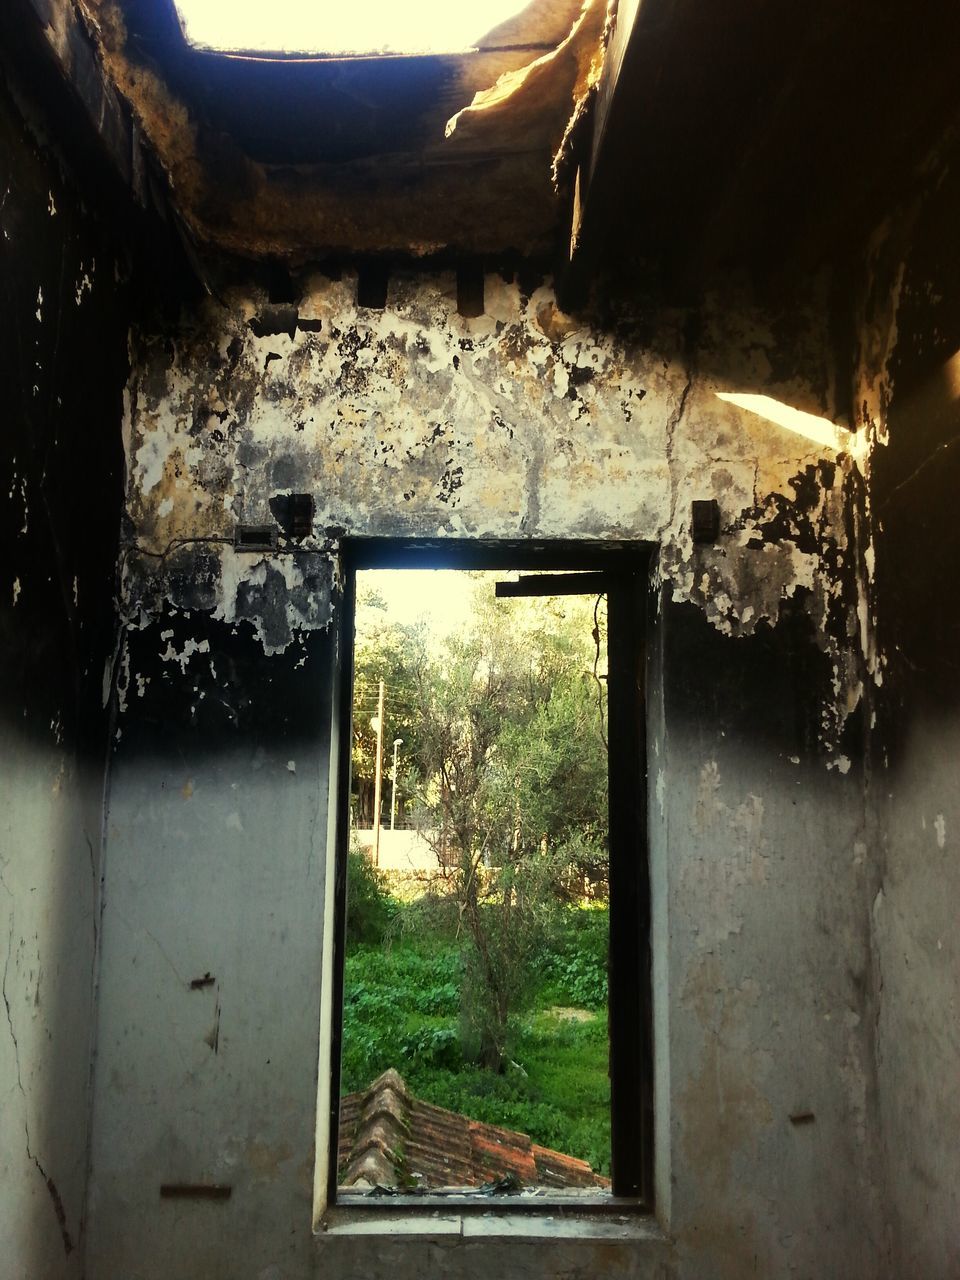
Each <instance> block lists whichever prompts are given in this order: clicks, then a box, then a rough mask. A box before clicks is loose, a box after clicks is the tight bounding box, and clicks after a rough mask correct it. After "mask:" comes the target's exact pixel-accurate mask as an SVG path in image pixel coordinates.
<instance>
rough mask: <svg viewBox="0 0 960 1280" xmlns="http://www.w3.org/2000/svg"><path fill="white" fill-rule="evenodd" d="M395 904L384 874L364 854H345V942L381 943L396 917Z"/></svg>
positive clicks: (351, 851) (396, 909) (353, 850)
mask: <svg viewBox="0 0 960 1280" xmlns="http://www.w3.org/2000/svg"><path fill="white" fill-rule="evenodd" d="M398 911H399V903H398V902H397V901H396V899H395V898H393V897H392V896H391V894H390V892H389V890H388V889H387V882H386V877H385V876H384V874H383V872H382V871H380V870H378V868H377V867H375V866H374V865H373V863H372V862H371V861H370V859H369V858H368V857H367V856H366V854H364V853H361V852H360V850H359V849H351V850H350V852H349V853H348V854H347V943H348V944H351V943H358V942H382V941H383V939H384V938H385V937H386V935H387V933H388V931H389V930H390V927H391V925H392V924H393V922H394V920H395V919H396V917H397V913H398Z"/></svg>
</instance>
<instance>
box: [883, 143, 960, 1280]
mask: <svg viewBox="0 0 960 1280" xmlns="http://www.w3.org/2000/svg"><path fill="white" fill-rule="evenodd" d="M957 161H958V148H957V145H956V141H955V139H953V140H950V141H949V142H948V143H947V144H945V145H944V146H943V147H942V149H941V151H940V153H939V154H938V155H936V156H935V157H934V158H933V160H932V161H931V163H929V164H928V165H927V166H926V172H925V176H924V180H923V183H922V186H921V189H920V190H919V191H918V192H917V193H916V194H915V195H914V197H913V199H912V200H911V201H910V202H908V203H907V204H905V205H904V206H903V207H901V208H900V209H898V210H897V211H895V212H894V213H893V214H891V216H890V217H889V218H888V219H887V220H886V221H885V222H884V224H883V225H882V226H881V227H880V228H879V230H878V232H877V235H876V237H875V239H874V242H873V243H872V244H871V246H870V251H869V257H868V274H867V284H866V288H865V291H864V300H863V314H862V317H861V323H860V361H859V370H858V387H857V390H858V395H857V400H858V403H859V404H860V406H861V410H860V412H861V415H862V418H863V420H864V426H865V427H866V428H867V429H869V430H870V431H872V432H874V433H875V434H876V437H877V439H878V445H877V447H876V449H875V450H874V453H873V457H872V462H871V470H870V502H871V506H872V514H873V519H874V524H875V529H876V547H875V559H876V569H875V577H874V581H873V584H872V587H871V593H870V608H871V611H872V613H873V615H874V616H875V617H876V619H877V641H878V654H877V663H876V665H877V670H878V673H879V675H878V680H877V683H876V688H875V693H874V695H873V698H872V708H873V710H872V715H871V721H872V722H873V723H874V725H875V727H874V731H873V735H872V752H871V758H872V770H873V772H872V795H873V806H874V821H875V823H876V826H875V830H874V841H873V842H874V846H875V853H874V858H873V873H872V876H871V882H870V902H871V908H872V924H873V932H874V949H875V970H876V972H875V983H876V986H877V989H878V991H879V994H880V1003H879V1008H878V1012H877V1025H876V1054H877V1070H878V1080H879V1089H880V1106H881V1117H882V1124H883V1139H884V1149H883V1156H884V1162H883V1165H884V1172H885V1176H886V1194H887V1199H888V1203H889V1206H890V1218H889V1247H890V1249H891V1274H897V1275H904V1276H906V1275H923V1276H931V1277H941V1276H942V1277H946V1276H954V1275H956V1274H957V1273H958V1271H960V1229H958V1226H957V1223H958V1222H960V1191H958V1188H960V1159H958V1153H957V1144H956V1141H955V1136H956V1133H957V1131H958V1128H960V1100H958V1097H957V1090H956V1079H957V1070H958V1060H960V1032H958V1026H960V1022H958V1004H960V939H958V935H957V928H956V923H957V911H956V905H957V902H958V901H960V859H958V848H960V846H958V833H960V787H958V779H960V772H958V764H957V762H958V759H960V697H958V688H960V686H958V681H957V654H958V647H957V641H958V636H960V594H958V591H957V563H958V559H960V537H958V531H957V525H956V520H955V514H954V512H955V505H956V495H957V489H958V485H960V449H958V441H960V262H958V258H957V253H956V234H955V231H956V225H957V218H958V216H960V176H958V175H960V169H958V163H957Z"/></svg>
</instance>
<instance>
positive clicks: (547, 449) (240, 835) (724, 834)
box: [88, 275, 882, 1280]
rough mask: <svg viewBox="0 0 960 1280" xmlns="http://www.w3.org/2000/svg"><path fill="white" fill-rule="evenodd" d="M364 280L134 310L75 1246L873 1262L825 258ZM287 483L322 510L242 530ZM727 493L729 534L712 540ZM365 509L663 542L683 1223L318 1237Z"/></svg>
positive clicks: (659, 595)
mask: <svg viewBox="0 0 960 1280" xmlns="http://www.w3.org/2000/svg"><path fill="white" fill-rule="evenodd" d="M353 298H354V282H353V280H352V279H351V278H350V277H345V278H344V279H342V280H339V281H331V280H327V279H324V278H322V277H317V278H316V279H314V280H312V281H311V282H309V283H308V284H307V285H306V286H305V288H304V292H303V296H302V298H301V299H300V301H299V304H297V305H287V304H283V305H277V304H271V303H269V302H268V300H267V298H266V297H265V296H264V295H263V294H258V293H256V292H248V293H246V294H237V295H234V296H232V297H228V298H227V299H226V300H225V301H223V302H218V303H211V304H209V305H207V306H206V307H205V308H204V309H201V310H196V311H193V312H191V313H190V314H188V315H186V316H185V317H184V319H183V321H182V323H181V324H180V325H179V326H178V327H177V328H175V329H172V330H168V331H163V332H161V331H157V330H154V331H143V332H141V333H140V334H139V335H138V336H137V337H136V339H135V343H134V347H135V357H134V360H135V367H134V371H133V374H132V377H131V380H130V384H129V395H128V419H127V431H126V437H127V456H128V465H129V485H128V492H127V513H128V525H127V528H128V529H129V531H130V535H131V536H130V539H129V542H128V545H127V546H125V548H124V551H123V566H124V591H125V600H124V608H125V616H126V619H127V622H126V632H125V641H124V649H123V658H122V662H121V675H120V679H119V688H118V696H119V704H120V715H119V721H118V734H117V740H116V742H115V746H114V757H113V781H112V788H111V804H110V811H109V837H108V853H107V870H106V889H105V896H106V908H105V916H104V926H103V944H102V982H101V1001H100V1010H99V1038H98V1055H97V1065H96V1086H95V1089H96V1108H95V1117H96V1122H95V1131H94V1139H93V1165H92V1169H93V1172H92V1192H91V1200H90V1223H91V1226H90V1254H89V1260H88V1275H89V1277H90V1280H108V1278H109V1277H113V1276H118V1275H123V1276H124V1277H129V1278H130V1280H147V1277H160V1276H163V1277H165V1278H167V1277H171V1276H176V1277H188V1276H194V1275H196V1276H201V1275H202V1276H205V1277H206V1276H212V1275H223V1276H230V1277H247V1276H250V1277H257V1278H258V1280H267V1278H268V1277H269V1278H270V1280H279V1278H280V1277H284V1278H289V1280H293V1278H294V1277H304V1276H311V1275H314V1274H322V1273H332V1274H344V1275H364V1276H376V1275H387V1274H390V1273H394V1272H396V1270H397V1269H398V1267H400V1268H402V1269H404V1270H406V1269H407V1268H409V1269H410V1270H411V1271H424V1270H431V1269H442V1270H443V1271H444V1273H445V1274H451V1275H458V1276H459V1275H463V1276H467V1275H470V1276H473V1275H480V1274H490V1273H491V1271H492V1272H493V1273H496V1272H497V1271H502V1272H503V1273H504V1274H511V1275H513V1274H516V1275H521V1274H523V1275H526V1274H530V1275H547V1274H556V1273H557V1272H559V1271H564V1272H570V1273H571V1274H581V1273H582V1274H599V1273H603V1274H608V1273H613V1272H617V1273H619V1272H623V1273H629V1274H636V1275H641V1274H643V1275H671V1276H690V1277H693V1276H697V1277H714V1276H716V1277H738V1278H739V1277H742V1276H743V1275H745V1274H758V1275H781V1274H786V1273H787V1272H788V1271H791V1270H796V1271H797V1272H798V1273H799V1274H808V1275H818V1276H825V1275H837V1276H841V1275H842V1276H845V1277H851V1276H873V1275H877V1274H881V1273H882V1264H881V1261H880V1259H881V1256H882V1241H881V1231H880V1212H879V1207H878V1198H877V1185H876V1170H877V1168H878V1158H877V1150H878V1136H877V1115H876V1088H875V1073H874V1054H873V1024H874V1016H875V1000H874V993H873V987H872V971H871V966H870V951H869V937H870V914H869V893H868V892H867V890H866V889H865V886H864V877H865V874H866V872H865V857H866V852H865V845H864V843H863V825H864V809H863V806H864V800H863V794H864V793H863V750H862V746H863V720H862V696H863V691H864V677H865V676H866V675H867V674H868V672H869V665H870V662H871V660H872V659H871V653H872V648H871V644H872V641H871V634H870V627H869V618H868V617H867V616H866V614H865V603H864V601H865V586H866V582H867V575H866V572H865V571H864V569H863V565H862V563H861V559H860V548H859V547H858V545H857V542H856V540H855V537H854V534H855V529H856V523H857V520H858V519H860V518H862V512H863V504H862V500H861V476H860V471H859V468H858V464H857V461H856V456H855V455H856V448H855V446H856V443H857V442H856V438H855V437H854V436H853V434H852V433H851V432H849V431H847V430H846V429H845V427H844V424H843V423H842V422H838V424H837V425H834V423H833V422H832V420H833V419H834V417H835V415H836V413H837V409H836V395H835V391H834V385H835V381H836V379H835V370H834V368H833V363H832V361H831V359H830V356H829V354H828V353H829V342H828V337H827V325H826V323H825V319H824V316H825V306H824V299H823V296H822V294H821V293H820V291H819V290H818V288H817V287H816V286H815V285H814V286H812V287H811V289H810V291H809V295H808V296H807V297H806V298H805V300H804V301H803V302H802V304H799V305H798V304H797V303H796V300H792V301H791V303H790V305H789V306H785V307H784V309H783V310H782V311H769V310H768V311H764V310H763V309H761V308H759V307H758V306H756V305H755V304H754V303H752V302H751V300H750V299H749V298H745V297H743V296H741V295H739V294H737V293H736V292H733V291H732V292H729V293H727V294H726V295H725V296H723V297H720V296H719V295H718V296H713V297H710V298H708V299H707V300H706V301H705V303H704V305H703V307H702V308H700V309H699V310H698V311H697V312H696V313H685V312H668V311H663V310H653V309H651V310H645V309H644V307H643V305H642V303H641V302H639V301H636V302H635V304H634V307H633V310H632V311H631V312H629V313H621V312H619V311H616V310H613V311H611V312H610V313H609V314H605V315H599V314H597V315H594V316H593V317H592V318H590V319H589V320H588V319H585V318H582V317H580V318H574V317H571V316H566V315H564V314H563V313H561V312H560V311H559V310H558V309H557V306H556V302H555V298H554V296H553V293H552V291H551V289H550V287H549V285H548V284H546V283H539V284H538V283H536V282H524V284H523V286H522V287H521V284H520V283H519V282H518V281H517V280H511V279H504V278H503V277H500V276H496V275H489V276H488V277H487V299H486V314H485V315H484V316H483V317H481V318H480V319H478V320H464V319H462V318H460V317H459V316H458V315H457V314H456V310H455V290H454V282H453V278H452V276H447V275H434V276H431V275H423V276H420V277H416V276H409V277H401V278H398V279H395V280H394V281H393V282H392V284H391V293H390V296H389V299H388V304H387V307H386V309H385V310H383V311H382V312H380V311H365V310H362V309H358V308H357V307H356V305H355V303H354V300H353ZM719 393H722V394H723V395H727V396H735V397H744V396H758V395H762V396H765V397H767V399H765V400H760V401H758V400H743V399H739V400H738V401H731V400H729V399H723V398H721V394H719ZM743 405H749V406H750V407H749V408H744V407H742V406H743ZM784 408H787V409H791V410H798V411H800V416H797V415H796V414H794V415H792V416H791V415H789V414H787V415H785V414H784V412H783V410H784ZM784 422H786V423H787V425H786V426H785V425H783V423H784ZM778 423H779V425H778ZM290 493H308V494H310V495H312V496H313V498H314V500H315V503H316V516H315V521H314V526H313V529H312V531H311V533H310V534H309V535H308V536H307V537H305V538H303V539H301V540H299V541H295V540H294V539H292V538H290V537H288V536H286V535H285V534H284V533H283V531H282V530H281V532H280V536H279V543H278V548H277V550H276V551H274V552H269V553H260V552H253V553H250V552H240V551H237V550H235V549H234V547H233V537H234V529H235V526H236V525H237V524H238V523H250V524H263V523H268V522H271V523H272V522H273V521H274V519H275V516H276V515H277V514H278V513H279V514H280V515H282V510H283V504H282V499H283V498H284V496H285V495H288V494H290ZM711 497H716V498H717V499H718V500H719V503H720V508H721V517H722V532H721V536H720V539H719V541H718V543H717V545H715V546H695V545H694V544H693V542H692V539H691V534H690V503H691V501H692V500H693V499H702V498H711ZM278 500H279V501H278ZM344 534H350V535H353V536H364V535H379V536H410V535H412V534H417V535H420V536H430V537H443V538H470V537H473V538H476V537H483V538H530V539H544V538H574V539H577V538H585V539H601V540H602V539H608V538H617V539H624V538H626V539H640V540H644V541H647V542H651V543H654V544H656V545H657V546H658V548H659V568H658V578H657V580H656V582H655V583H654V584H653V592H654V597H655V599H656V600H657V602H658V605H657V619H656V628H655V637H654V641H653V644H652V651H651V652H652V657H651V692H652V699H651V711H650V717H651V725H650V730H651V744H652V745H651V752H652V754H651V758H650V792H651V813H652V815H653V829H652V834H651V858H652V867H653V878H654V890H655V899H656V901H655V937H654V945H655V988H656V1011H655V1017H656V1025H657V1049H656V1054H657V1063H656V1070H657V1102H656V1105H657V1114H658V1132H657V1144H658V1146H657V1167H658V1181H659V1186H658V1214H659V1220H660V1224H661V1229H662V1231H663V1233H664V1234H663V1235H662V1237H661V1238H660V1239H659V1241H655V1240H650V1239H642V1240H641V1239H639V1238H634V1239H632V1240H626V1241H623V1240H621V1241H615V1240H610V1239H606V1240H598V1239H590V1238H582V1239H579V1240H576V1239H570V1240H566V1241H563V1240H562V1239H554V1240H553V1242H552V1243H551V1244H550V1245H549V1246H547V1247H544V1245H543V1244H542V1242H541V1243H538V1242H536V1241H532V1242H531V1241H526V1242H525V1241H524V1240H517V1239H510V1238H509V1237H503V1236H501V1237H500V1243H499V1244H497V1243H496V1242H495V1241H493V1240H489V1239H488V1240H486V1241H485V1242H484V1243H482V1244H480V1243H478V1241H477V1237H476V1236H475V1235H474V1236H473V1238H468V1237H469V1235H470V1233H469V1232H468V1233H467V1234H466V1235H464V1234H462V1232H461V1228H460V1226H459V1224H457V1223H456V1222H453V1223H450V1222H446V1223H443V1222H440V1221H439V1220H438V1221H436V1222H433V1223H432V1224H431V1226H430V1228H429V1231H428V1232H427V1233H426V1235H424V1234H423V1230H422V1229H421V1237H422V1238H421V1239H419V1241H418V1240H417V1239H415V1238H408V1239H405V1240H403V1241H402V1242H396V1241H394V1242H393V1243H387V1242H385V1241H384V1239H383V1238H382V1233H381V1234H380V1235H378V1234H377V1233H376V1232H375V1233H374V1234H372V1235H371V1234H368V1235H366V1236H365V1237H359V1238H358V1237H356V1236H355V1235H353V1234H350V1233H349V1232H347V1233H346V1234H344V1232H343V1231H341V1229H340V1228H339V1227H338V1228H337V1230H335V1231H332V1232H329V1233H327V1234H325V1235H324V1236H322V1237H321V1238H319V1239H313V1238H312V1237H311V1234H310V1185H311V1179H312V1174H313V1167H312V1165H313V1135H314V1122H315V1115H316V1085H317V1078H318V1077H317V1045H318V1040H319V1038H320V1026H321V1008H322V1004H321V998H322V996H323V995H324V993H325V992H328V991H329V985H328V984H329V982H330V977H331V975H330V971H329V968H327V969H326V970H325V971H323V972H321V969H322V967H323V962H324V955H325V951H324V945H325V944H326V946H329V937H327V938H326V939H324V938H322V937H321V928H322V924H323V920H324V913H323V907H324V892H325V878H324V866H323V860H324V854H325V851H326V845H327V821H326V818H327V807H326V801H325V795H326V792H325V786H326V778H327V774H326V766H327V762H328V759H329V754H330V708H329V696H330V689H331V679H332V673H333V671H334V669H335V665H336V661H337V654H336V631H337V628H336V619H337V607H338V600H339V596H338V590H337V584H336V577H335V571H336V564H337V548H338V544H339V540H340V539H341V538H342V537H343V536H344ZM331 575H333V576H331ZM208 974H209V981H208V980H207V975H208ZM198 980H199V981H200V982H201V983H202V985H198V986H194V985H193V984H194V983H195V982H196V981H198ZM791 1116H792V1117H793V1120H791ZM798 1117H802V1118H803V1119H801V1120H799V1121H798ZM166 1183H190V1184H198V1183H202V1184H216V1185H220V1186H229V1187H230V1189H231V1192H230V1198H229V1199H224V1200H210V1199H194V1200H188V1201H185V1200H179V1201H171V1200H165V1199H163V1198H161V1195H160V1187H161V1185H162V1184H166ZM508 1226H509V1224H507V1223H503V1224H501V1227H502V1230H503V1231H506V1230H507V1229H508ZM544 1229H545V1230H546V1231H547V1232H548V1234H549V1233H551V1232H552V1233H553V1235H556V1228H555V1224H554V1226H553V1227H550V1226H549V1225H548V1226H547V1227H546V1228H544ZM386 1230H387V1228H384V1231H386ZM390 1230H391V1231H392V1230H395V1227H394V1228H390ZM472 1230H473V1229H471V1231H472ZM482 1230H483V1231H484V1232H487V1233H489V1232H490V1230H491V1224H490V1223H489V1222H487V1223H486V1226H485V1227H483V1228H482ZM594 1234H597V1233H596V1232H595V1233H594ZM614 1234H616V1232H614ZM621 1234H622V1232H621ZM626 1234H627V1236H630V1235H631V1231H630V1230H629V1229H628V1230H627V1232H626ZM633 1234H634V1235H635V1236H636V1233H633ZM588 1237H589V1233H588Z"/></svg>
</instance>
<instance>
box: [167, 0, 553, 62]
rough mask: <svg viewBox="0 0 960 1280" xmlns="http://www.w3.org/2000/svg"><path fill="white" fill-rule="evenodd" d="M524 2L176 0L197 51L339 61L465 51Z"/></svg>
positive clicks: (525, 4) (525, 1) (518, 10)
mask: <svg viewBox="0 0 960 1280" xmlns="http://www.w3.org/2000/svg"><path fill="white" fill-rule="evenodd" d="M530 2H531V0H457V2H456V3H451V0H410V2H409V3H407V4H402V3H398V2H397V0H354V2H353V3H352V4H349V5H343V4H333V3H329V0H328V3H326V4H318V3H316V2H315V0H270V2H269V3H265V0H175V3H176V8H177V12H178V14H179V17H180V22H181V25H182V26H183V30H184V35H185V36H186V38H187V41H188V42H189V43H190V44H192V45H195V46H197V47H199V48H206V49H218V50H221V51H223V52H228V51H233V52H241V51H242V52H248V53H302V54H330V55H333V56H339V57H347V56H350V55H366V56H371V55H377V54H418V53H421V54H423V53H434V54H436V53H463V52H466V51H467V50H469V49H472V48H474V47H476V44H477V42H478V41H479V40H480V39H481V38H482V37H483V36H485V35H486V34H487V33H488V32H490V31H492V30H493V28H495V27H497V26H499V25H500V23H502V22H505V21H506V20H507V19H508V18H512V17H514V16H515V15H516V14H518V13H521V12H522V11H523V10H524V9H526V8H528V7H529V5H530ZM533 3H534V4H538V3H540V0H533Z"/></svg>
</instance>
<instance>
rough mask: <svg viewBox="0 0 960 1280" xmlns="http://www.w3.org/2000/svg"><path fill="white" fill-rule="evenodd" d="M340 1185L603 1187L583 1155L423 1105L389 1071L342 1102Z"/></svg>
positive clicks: (602, 1180)
mask: <svg viewBox="0 0 960 1280" xmlns="http://www.w3.org/2000/svg"><path fill="white" fill-rule="evenodd" d="M337 1164H338V1169H339V1181H340V1185H341V1186H366V1185H368V1186H383V1187H405V1188H410V1189H414V1188H422V1189H426V1190H437V1189H439V1188H441V1187H479V1186H482V1185H483V1184H484V1183H490V1182H496V1181H499V1180H500V1179H504V1178H506V1179H510V1180H511V1181H512V1182H515V1183H516V1185H517V1187H518V1189H519V1187H520V1186H524V1187H552V1188H555V1189H569V1188H578V1187H580V1188H592V1189H594V1190H596V1189H600V1188H609V1186H610V1182H609V1180H608V1179H607V1178H602V1177H601V1176H600V1175H599V1174H596V1173H594V1172H593V1170H592V1169H591V1168H590V1166H589V1164H587V1162H586V1161H585V1160H578V1159H577V1158H576V1157H575V1156H568V1155H564V1153H563V1152H562V1151H551V1150H550V1149H549V1148H548V1147H541V1146H539V1145H538V1144H537V1143H535V1142H533V1141H531V1139H530V1138H529V1137H528V1135H527V1134H525V1133H514V1132H513V1130H511V1129H502V1128H500V1127H499V1126H497V1125H492V1124H482V1123H481V1122H480V1121H479V1120H471V1119H470V1118H469V1117H468V1116H464V1115H460V1114H458V1113H457V1112H455V1111H446V1110H445V1109H444V1108H443V1107H435V1106H432V1105H431V1104H430V1103H429V1102H422V1101H421V1100H420V1099H419V1098H415V1097H414V1096H413V1095H412V1094H411V1093H410V1091H409V1089H408V1088H407V1086H406V1083H405V1082H404V1080H403V1078H402V1077H401V1076H400V1075H399V1073H398V1072H396V1071H394V1070H393V1068H390V1069H389V1070H387V1071H385V1072H384V1073H383V1074H382V1075H381V1076H378V1077H377V1079H376V1080H374V1082H373V1084H371V1085H370V1087H369V1089H367V1090H365V1091H364V1092H362V1093H351V1094H347V1095H346V1096H345V1097H343V1098H342V1099H341V1100H340V1142H339V1150H338V1162H337Z"/></svg>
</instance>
